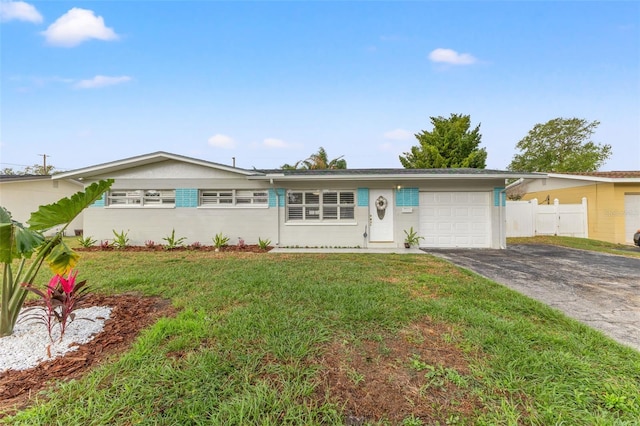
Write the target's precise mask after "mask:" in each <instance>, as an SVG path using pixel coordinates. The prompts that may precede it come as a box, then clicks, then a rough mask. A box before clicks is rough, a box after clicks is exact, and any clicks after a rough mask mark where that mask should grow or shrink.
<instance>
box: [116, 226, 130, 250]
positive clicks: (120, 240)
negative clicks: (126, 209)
mask: <svg viewBox="0 0 640 426" xmlns="http://www.w3.org/2000/svg"><path fill="white" fill-rule="evenodd" d="M113 235H114V236H115V238H114V239H113V246H114V247H115V248H117V249H123V248H126V247H127V246H128V245H129V234H128V233H127V232H124V231H120V233H118V232H116V230H115V229H114V230H113Z"/></svg>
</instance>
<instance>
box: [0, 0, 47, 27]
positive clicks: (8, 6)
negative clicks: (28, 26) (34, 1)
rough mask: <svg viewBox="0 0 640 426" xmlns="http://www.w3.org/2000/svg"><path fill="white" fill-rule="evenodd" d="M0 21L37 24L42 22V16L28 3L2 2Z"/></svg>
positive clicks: (0, 3) (0, 4) (0, 5)
mask: <svg viewBox="0 0 640 426" xmlns="http://www.w3.org/2000/svg"><path fill="white" fill-rule="evenodd" d="M0 21H2V22H8V21H26V22H33V23H34V24H39V23H41V22H42V15H40V13H39V12H38V10H37V9H36V8H35V7H34V6H32V5H30V4H29V3H25V2H23V1H4V0H2V2H0Z"/></svg>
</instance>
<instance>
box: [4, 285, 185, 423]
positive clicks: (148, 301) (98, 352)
mask: <svg viewBox="0 0 640 426" xmlns="http://www.w3.org/2000/svg"><path fill="white" fill-rule="evenodd" d="M83 306H85V307H86V306H109V307H111V308H112V310H111V315H110V318H109V319H108V320H107V321H106V322H105V325H104V330H103V331H102V332H101V333H99V334H98V335H96V336H95V337H94V338H93V340H91V341H90V342H88V343H86V344H83V345H79V347H78V349H77V350H75V351H73V352H68V353H67V354H65V356H62V357H59V358H56V359H53V360H51V361H46V362H43V363H41V364H39V365H38V366H37V367H34V368H31V369H28V370H21V371H15V370H8V371H5V372H4V373H0V418H1V417H2V416H3V415H7V414H11V413H12V412H14V411H15V410H20V409H23V408H25V407H27V406H29V404H31V402H32V398H34V397H35V395H36V394H37V393H38V392H39V391H41V390H43V389H45V388H47V387H48V386H50V385H51V384H52V383H53V382H54V381H56V380H70V379H73V378H77V377H79V376H81V375H82V374H84V373H85V372H86V371H87V370H89V369H91V368H92V367H95V366H96V365H98V364H100V363H101V362H102V361H103V360H105V359H106V358H107V357H109V356H110V355H112V354H117V353H121V352H122V351H124V350H126V349H127V348H128V347H129V346H130V345H131V344H132V342H133V341H134V339H135V338H136V337H137V336H138V334H139V332H140V330H142V329H143V328H145V327H148V326H150V325H151V324H153V323H154V322H155V321H156V320H157V319H158V318H160V317H167V316H172V315H174V314H175V309H174V308H173V307H172V306H171V302H170V301H168V300H165V299H161V298H158V297H143V296H139V295H135V294H123V295H118V296H99V295H95V294H90V295H88V296H87V298H86V299H85V301H83Z"/></svg>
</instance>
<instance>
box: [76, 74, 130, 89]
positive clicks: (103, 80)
mask: <svg viewBox="0 0 640 426" xmlns="http://www.w3.org/2000/svg"><path fill="white" fill-rule="evenodd" d="M128 81H131V77H129V76H126V75H123V76H120V77H108V76H106V75H96V76H95V77H93V78H92V79H89V80H80V81H79V82H78V83H76V84H75V85H74V87H75V88H76V89H96V88H99V87H105V86H114V85H116V84H122V83H126V82H128Z"/></svg>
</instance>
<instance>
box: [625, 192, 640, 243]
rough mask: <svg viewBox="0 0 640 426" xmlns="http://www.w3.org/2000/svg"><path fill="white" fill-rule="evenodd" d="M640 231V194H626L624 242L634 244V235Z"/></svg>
mask: <svg viewBox="0 0 640 426" xmlns="http://www.w3.org/2000/svg"><path fill="white" fill-rule="evenodd" d="M638 229H640V194H624V240H625V241H626V242H627V243H632V242H633V234H635V233H636V231H637V230H638Z"/></svg>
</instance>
